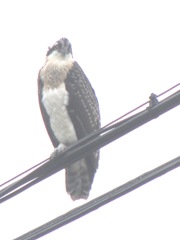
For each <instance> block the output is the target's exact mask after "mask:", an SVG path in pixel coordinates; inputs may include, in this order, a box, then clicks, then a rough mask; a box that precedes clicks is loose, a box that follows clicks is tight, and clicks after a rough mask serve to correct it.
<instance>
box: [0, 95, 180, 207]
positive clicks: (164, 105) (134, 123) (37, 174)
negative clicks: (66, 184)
mask: <svg viewBox="0 0 180 240" xmlns="http://www.w3.org/2000/svg"><path fill="white" fill-rule="evenodd" d="M178 105H180V91H178V92H176V93H174V94H172V95H171V96H169V97H167V98H166V99H164V100H162V101H161V102H159V103H158V104H156V105H155V106H151V107H149V108H147V109H146V110H144V111H142V112H140V113H138V114H136V115H134V116H132V117H130V118H129V119H125V120H124V121H122V122H119V123H116V124H114V125H112V126H109V127H107V128H106V129H101V130H100V131H98V132H97V133H95V134H94V135H93V134H91V135H90V136H88V137H86V138H84V139H82V140H80V141H79V142H78V143H76V144H74V145H73V146H71V147H69V148H68V149H67V150H65V151H64V152H62V154H61V155H60V156H59V157H58V158H55V159H52V160H49V161H48V162H46V163H44V164H43V165H42V166H40V167H39V168H37V169H36V170H34V171H33V172H32V173H30V174H28V175H27V176H25V177H24V178H22V179H20V180H18V181H16V182H15V183H13V184H11V185H10V186H8V187H6V188H4V189H2V190H1V191H0V203H1V202H4V201H5V200H8V199H10V198H11V197H13V196H15V195H17V194H18V193H20V192H22V191H24V190H25V189H27V188H29V187H30V186H32V185H34V184H36V183H38V182H40V181H42V180H43V179H45V178H47V177H49V176H51V175H53V174H55V173H56V172H58V171H60V170H62V169H63V168H65V167H67V166H68V165H69V164H72V163H74V162H75V161H78V160H79V159H81V158H82V157H84V156H85V155H86V154H88V153H89V152H91V151H94V150H97V149H99V148H101V147H103V146H105V145H107V144H109V143H110V142H112V141H114V140H116V139H118V138H120V137H121V136H124V135H125V134H127V133H129V132H131V131H132V130H134V129H136V128H138V127H140V126H141V125H143V124H145V123H147V122H149V121H151V120H152V119H155V118H157V117H158V116H160V115H161V114H164V113H165V112H167V111H169V110H171V109H172V108H174V107H176V106H178ZM94 136H95V137H94ZM24 184H27V185H25V186H23V185H24Z"/></svg>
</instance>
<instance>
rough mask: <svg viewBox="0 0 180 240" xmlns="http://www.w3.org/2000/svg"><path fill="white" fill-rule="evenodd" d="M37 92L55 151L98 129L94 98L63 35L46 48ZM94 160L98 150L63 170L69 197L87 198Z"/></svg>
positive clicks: (96, 104) (93, 170) (96, 163)
mask: <svg viewBox="0 0 180 240" xmlns="http://www.w3.org/2000/svg"><path fill="white" fill-rule="evenodd" d="M38 95H39V104H40V109H41V113H42V117H43V120H44V123H45V126H46V129H47V132H48V134H49V137H50V139H51V141H52V144H53V146H54V148H55V151H54V153H55V154H57V153H58V152H60V151H62V149H64V147H67V146H69V145H71V144H72V143H74V142H76V141H78V140H79V139H81V138H83V137H85V136H87V135H88V134H90V133H92V132H93V131H95V130H98V129H99V128H100V113H99V105H98V100H97V98H96V95H95V92H94V90H93V88H92V86H91V84H90V82H89V80H88V79H87V77H86V75H85V74H84V72H83V70H82V69H81V67H80V66H79V65H78V63H77V62H76V61H74V59H73V56H72V48H71V44H70V42H69V41H68V39H67V38H61V39H60V40H59V41H57V42H56V43H55V44H54V45H53V46H52V47H50V48H49V50H48V51H47V54H46V62H45V65H44V66H43V67H42V68H41V70H40V71H39V76H38ZM52 155H53V154H52ZM98 161H99V151H95V152H92V153H90V154H88V155H87V156H86V157H84V158H83V159H80V160H79V161H77V162H76V163H74V164H71V165H70V166H68V167H67V168H66V169H65V175H66V176H65V177H66V191H67V193H68V194H69V195H70V196H71V198H72V200H77V199H81V198H82V199H87V198H88V196H89V192H90V189H91V185H92V182H93V179H94V175H95V172H96V169H97V167H98Z"/></svg>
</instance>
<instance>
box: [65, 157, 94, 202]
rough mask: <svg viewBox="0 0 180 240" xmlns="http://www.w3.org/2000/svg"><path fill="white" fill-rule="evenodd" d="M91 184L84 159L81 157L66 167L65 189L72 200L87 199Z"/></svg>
mask: <svg viewBox="0 0 180 240" xmlns="http://www.w3.org/2000/svg"><path fill="white" fill-rule="evenodd" d="M91 184H92V181H91V180H90V176H89V172H88V169H87V165H86V161H85V159H81V160H80V161H78V162H76V163H74V164H72V165H70V166H69V167H68V168H67V169H66V191H67V193H68V194H69V195H70V196H71V198H72V200H74V201H75V200H77V199H87V198H88V196H89V192H90V189H91Z"/></svg>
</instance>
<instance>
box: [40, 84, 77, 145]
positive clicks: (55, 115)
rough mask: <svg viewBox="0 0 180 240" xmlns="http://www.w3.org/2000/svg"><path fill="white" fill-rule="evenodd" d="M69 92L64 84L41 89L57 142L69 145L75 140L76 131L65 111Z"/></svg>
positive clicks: (43, 102)
mask: <svg viewBox="0 0 180 240" xmlns="http://www.w3.org/2000/svg"><path fill="white" fill-rule="evenodd" d="M68 100H69V94H68V92H67V90H66V88H65V84H64V83H61V84H60V86H59V87H58V88H53V89H46V88H44V89H43V92H42V104H43V105H44V107H45V110H46V112H47V114H48V116H49V119H50V126H51V128H52V131H53V132H54V135H55V136H56V138H57V139H58V141H59V142H61V143H63V144H65V145H69V144H71V143H73V142H75V141H77V136H76V132H75V129H74V126H73V124H72V121H71V119H70V117H69V114H68V111H67V105H68Z"/></svg>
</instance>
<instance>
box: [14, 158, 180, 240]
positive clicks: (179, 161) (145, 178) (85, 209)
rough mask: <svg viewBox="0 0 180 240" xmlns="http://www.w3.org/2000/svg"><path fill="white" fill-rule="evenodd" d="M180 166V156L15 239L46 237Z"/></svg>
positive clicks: (27, 239)
mask: <svg viewBox="0 0 180 240" xmlns="http://www.w3.org/2000/svg"><path fill="white" fill-rule="evenodd" d="M179 166H180V156H179V157H177V158H175V159H173V160H171V161H169V162H167V163H165V164H163V165H160V166H159V167H157V168H154V169H153V170H151V171H148V172H146V173H144V174H142V175H140V176H138V177H137V178H135V179H133V180H131V181H128V182H127V183H125V184H123V185H121V186H119V187H117V188H115V189H113V190H111V191H109V192H108V193H105V194H103V195H101V196H100V197H97V198H95V199H93V200H92V201H89V202H88V203H86V204H84V205H82V206H80V207H77V208H75V209H73V210H71V211H69V212H67V213H65V214H63V215H61V216H59V217H57V218H55V219H53V220H51V221H49V222H47V223H45V224H43V225H42V226H40V227H37V228H35V229H33V230H32V231H30V232H28V233H26V234H24V235H22V236H20V237H18V238H15V239H14V240H34V239H37V238H39V237H42V236H44V235H45V234H48V233H50V232H52V231H54V230H56V229H58V228H60V227H63V226H64V225H66V224H68V223H70V222H72V221H74V220H77V219H78V218H80V217H83V216H84V215H86V214H88V213H90V212H92V211H94V210H96V209H98V208H99V207H102V206H104V205H105V204H107V203H110V202H111V201H113V200H115V199H117V198H119V197H122V196H123V195H125V194H127V193H129V192H131V191H133V190H135V189H136V188H139V187H141V186H143V185H144V184H146V183H148V182H150V181H152V180H154V179H156V178H157V177H160V176H162V175H163V174H165V173H167V172H169V171H171V170H173V169H175V168H177V167H179Z"/></svg>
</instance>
